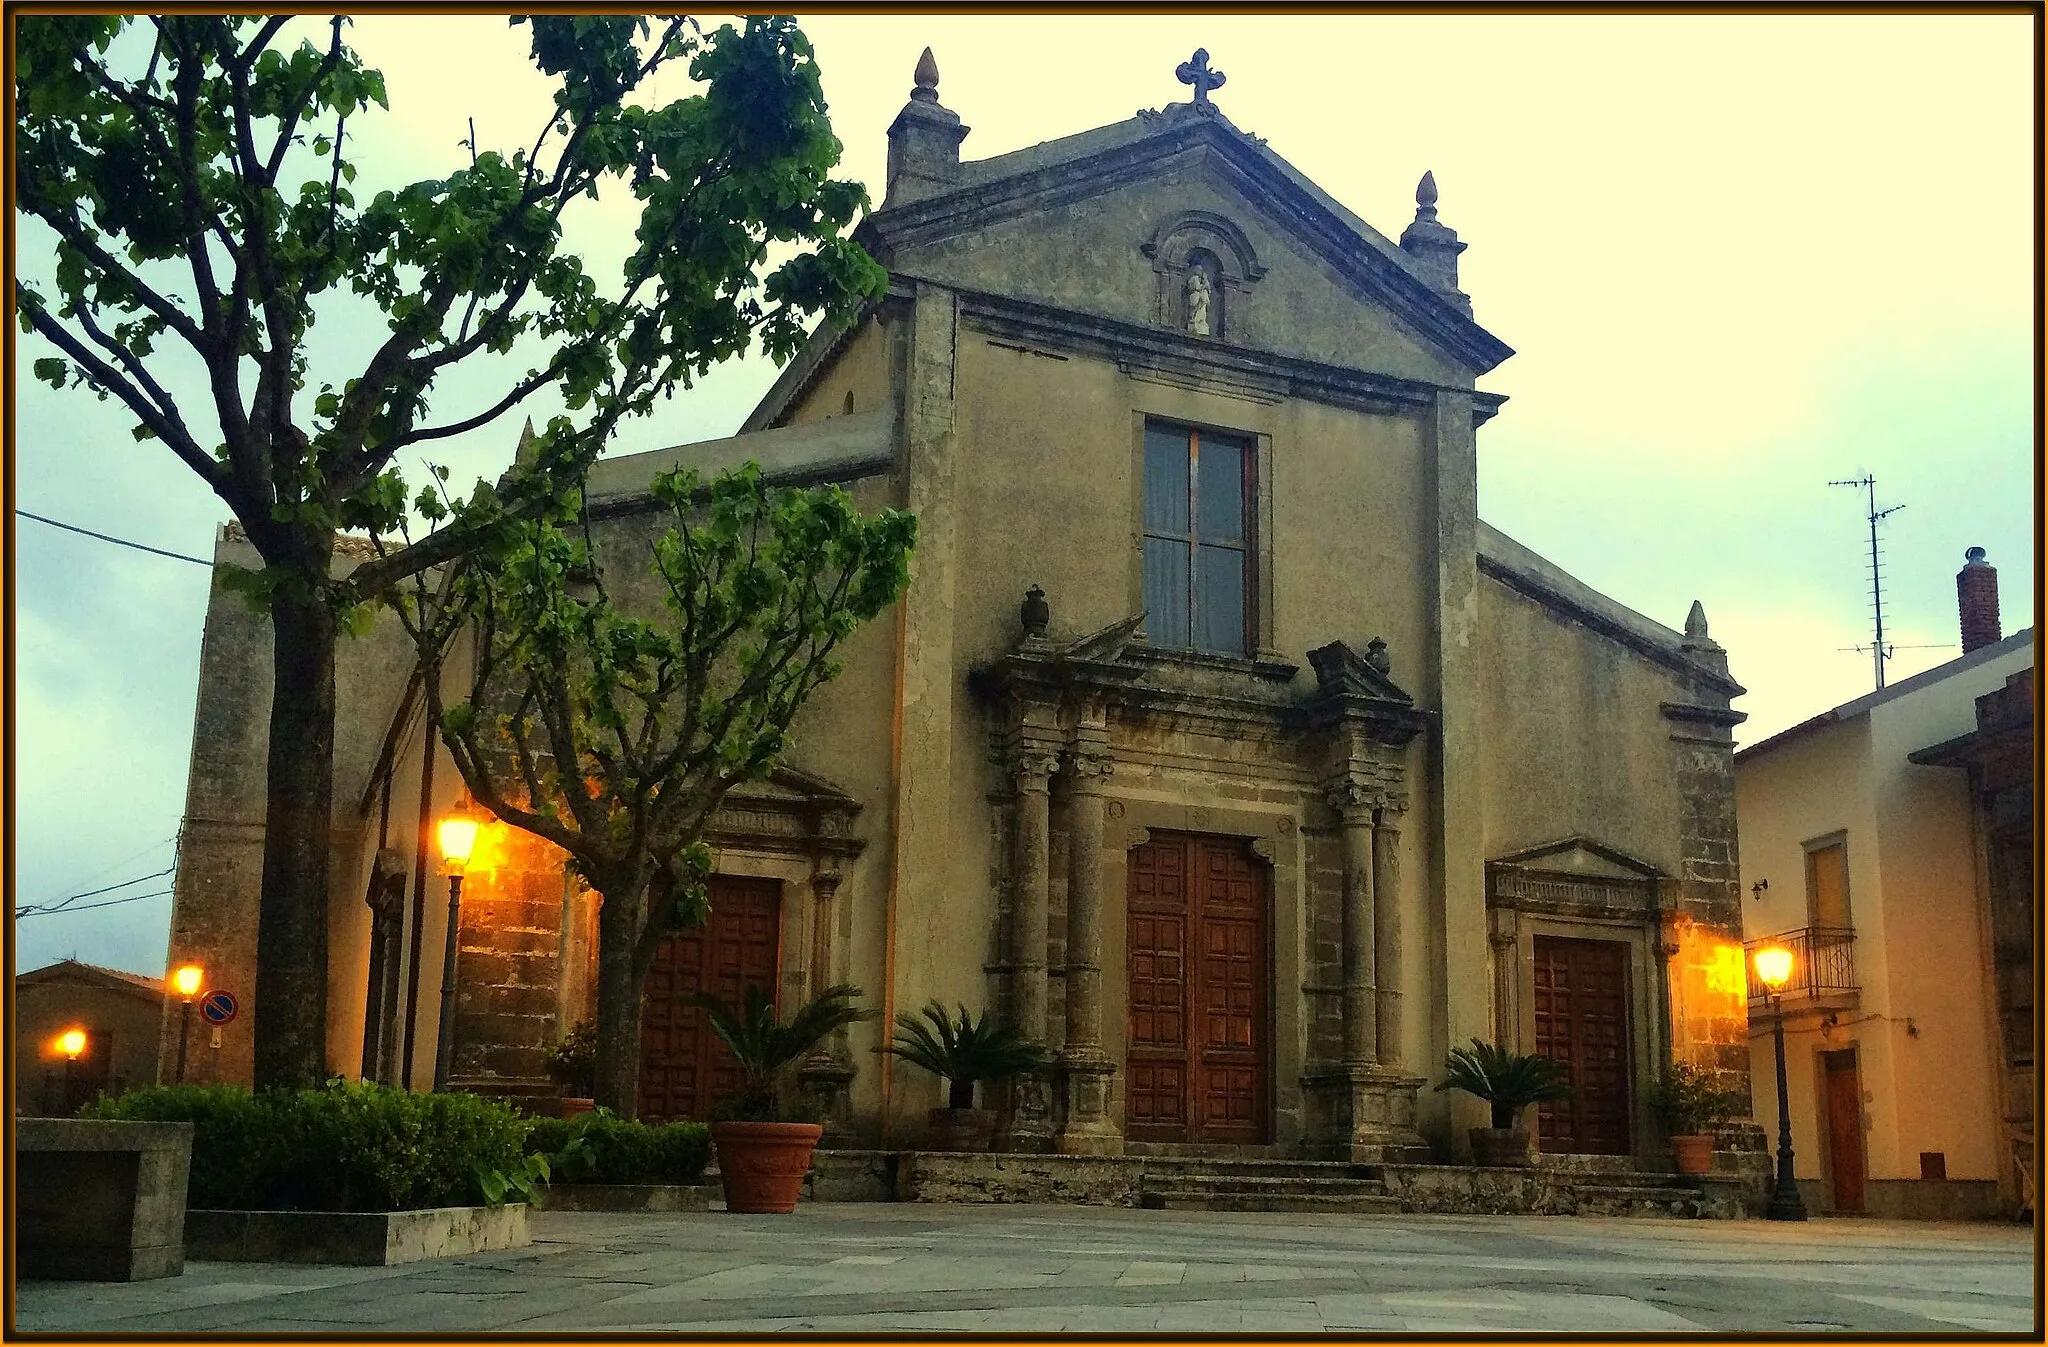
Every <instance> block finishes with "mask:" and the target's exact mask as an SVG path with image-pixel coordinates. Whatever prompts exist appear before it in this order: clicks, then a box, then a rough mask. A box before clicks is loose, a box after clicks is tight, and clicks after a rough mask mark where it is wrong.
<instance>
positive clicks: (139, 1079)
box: [9, 975, 205, 1115]
mask: <svg viewBox="0 0 2048 1347" xmlns="http://www.w3.org/2000/svg"><path fill="white" fill-rule="evenodd" d="M173 1001H174V1003H175V998H173ZM162 1015H163V997H162V996H161V995H152V994H150V993H149V992H146V991H144V990H142V989H141V988H139V987H138V988H134V989H128V988H115V987H108V986H104V985H101V984H99V983H97V982H92V981H86V980H84V979H83V978H72V977H66V976H62V975H57V976H51V977H46V978H41V979H37V980H35V981H21V980H18V981H17V982H16V983H15V987H14V1005H13V1007H12V1013H11V1014H10V1016H9V1019H10V1020H11V1021H12V1023H11V1026H10V1027H11V1028H12V1029H13V1031H14V1111H15V1112H16V1113H18V1114H29V1115H36V1114H41V1113H43V1112H45V1110H46V1109H47V1110H49V1111H51V1112H55V1111H57V1110H58V1109H59V1108H60V1107H61V1103H62V1100H63V1089H64V1072H65V1068H66V1065H67V1062H66V1058H65V1054H64V1052H63V1050H62V1049H61V1048H60V1047H59V1046H58V1044H57V1039H58V1037H59V1036H60V1035H62V1034H63V1033H64V1032H65V1031H66V1030H69V1029H83V1030H85V1031H86V1032H87V1034H89V1035H90V1039H89V1045H88V1048H87V1051H86V1054H85V1055H83V1056H81V1057H80V1059H79V1064H78V1071H79V1080H80V1081H86V1080H104V1081H105V1088H106V1089H107V1090H108V1091H109V1092H110V1093H114V1094H119V1093H120V1092H121V1091H123V1090H130V1089H133V1088H135V1087H136V1086H138V1085H154V1084H155V1083H156V1078H157V1035H158V1028H159V1021H160V1019H161V1017H162ZM193 1018H194V1021H195V1024H196V1022H197V1019H198V1017H197V1015H196V1014H195V1015H194V1017H193ZM192 1034H193V1039H194V1043H193V1051H194V1053H195V1054H196V1053H197V1052H199V1051H201V1050H202V1049H203V1045H204V1042H205V1031H204V1030H203V1029H201V1028H197V1027H195V1028H194V1029H193V1031H192ZM94 1053H98V1054H101V1055H102V1056H103V1058H104V1060H103V1061H100V1062H93V1061H91V1060H90V1058H91V1056H92V1055H93V1054H94ZM176 1061H177V1051H176V1048H175V1046H174V1047H173V1048H172V1053H171V1056H170V1057H169V1058H168V1059H167V1060H166V1064H165V1075H166V1077H168V1075H169V1073H170V1070H171V1066H172V1064H174V1063H175V1062H176ZM81 1093H83V1091H82V1090H81Z"/></svg>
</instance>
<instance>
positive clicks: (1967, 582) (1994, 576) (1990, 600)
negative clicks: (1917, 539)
mask: <svg viewBox="0 0 2048 1347" xmlns="http://www.w3.org/2000/svg"><path fill="white" fill-rule="evenodd" d="M1956 611H1957V613H1958V614H1959V615H1960V616H1961V618H1962V624H1963V653H1964V654H1965V655H1967V654H1969V653H1970V652H1971V651H1972V650H1981V649H1983V648H1984V647H1985V646H1987V645H1993V644H1996V643H1997V641H1998V638H1999V634H2000V633H1999V630H1998V570H1997V568H1996V567H1994V566H1992V565H1991V563H1990V562H1988V561H1986V560H1984V549H1983V548H1981V547H1973V548H1971V549H1970V550H1969V551H1967V552H1965V553H1963V568H1962V569H1961V570H1959V571H1957V572H1956Z"/></svg>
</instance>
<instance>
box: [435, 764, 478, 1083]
mask: <svg viewBox="0 0 2048 1347" xmlns="http://www.w3.org/2000/svg"><path fill="white" fill-rule="evenodd" d="M476 830H477V820H476V817H475V816H474V815H472V814H471V813H470V812H469V809H468V807H467V803H466V802H465V803H463V804H458V805H456V806H455V812H454V813H452V814H450V815H449V816H448V817H447V818H444V819H442V820H441V827H440V840H441V859H442V864H443V866H444V867H445V868H446V869H447V871H448V939H447V942H446V944H445V946H444V947H443V950H442V955H441V1028H440V1033H439V1035H438V1036H437V1038H436V1042H435V1045H434V1088H435V1089H436V1090H445V1089H447V1088H448V1069H449V1065H450V1062H451V1060H452V1059H453V1057H454V1054H455V937H456V931H457V929H458V928H459V927H460V926H461V924H462V870H463V867H464V866H466V865H468V864H469V853H470V851H471V849H472V848H474V847H475V846H476Z"/></svg>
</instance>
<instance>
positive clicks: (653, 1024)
mask: <svg viewBox="0 0 2048 1347" xmlns="http://www.w3.org/2000/svg"><path fill="white" fill-rule="evenodd" d="M710 885H711V895H710V897H711V917H710V920H709V921H707V922H706V923H705V924H704V925H703V926H702V927H698V928H695V929H692V930H685V931H672V932H670V933H669V934H668V935H666V936H664V937H662V941H661V945H660V947H659V948H658V949H657V950H656V952H655V956H654V966H653V967H652V968H651V969H650V970H649V971H648V975H647V990H646V994H645V996H644V997H643V998H642V1001H641V1020H640V1116H641V1117H642V1118H643V1119H645V1120H647V1121H649V1122H662V1121H667V1120H669V1119H674V1118H702V1117H704V1116H706V1115H707V1114H708V1113H709V1112H710V1109H711V1106H712V1104H714V1103H715V1102H717V1100H719V1099H720V1098H722V1097H723V1096H725V1095H727V1094H730V1093H732V1092H734V1091H736V1090H737V1089H738V1088H739V1086H740V1070H739V1064H738V1063H737V1062H735V1061H733V1059H732V1054H731V1053H730V1052H728V1051H726V1048H725V1045H724V1044H723V1043H721V1042H720V1041H719V1039H718V1036H717V1035H716V1034H714V1033H712V1032H711V1029H710V1027H709V1026H708V1025H707V1024H706V1023H705V1022H704V1012H703V1011H701V1010H699V1009H698V1008H697V1007H696V1006H694V1005H691V1004H690V1003H689V998H690V997H691V996H692V995H694V994H695V993H697V992H698V991H700V990H707V991H709V992H710V993H711V994H712V995H714V996H716V997H718V998H719V999H720V1000H722V1001H724V1002H726V1003H727V1004H728V1005H737V1004H738V1003H739V1001H740V998H741V996H742V994H743V993H744V992H745V990H746V988H748V987H750V986H763V987H768V988H770V989H771V990H773V989H774V988H775V986H776V969H777V967H778V963H779V959H778V947H779V943H780V937H781V925H782V922H781V915H782V895H781V885H780V884H778V883H777V882H776V881H774V880H762V879H735V878H731V877H729V876H713V877H712V879H711V881H710Z"/></svg>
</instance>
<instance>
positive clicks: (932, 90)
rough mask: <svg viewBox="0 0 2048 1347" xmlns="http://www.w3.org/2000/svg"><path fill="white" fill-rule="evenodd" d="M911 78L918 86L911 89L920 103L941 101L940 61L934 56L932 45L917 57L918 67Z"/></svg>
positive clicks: (911, 92) (913, 96) (912, 94)
mask: <svg viewBox="0 0 2048 1347" xmlns="http://www.w3.org/2000/svg"><path fill="white" fill-rule="evenodd" d="M910 78H911V79H912V80H913V81H914V82H915V83H916V86H917V87H915V88H914V89H912V90H911V91H910V96H911V97H912V98H914V99H916V100H917V101H918V102H920V103H936V102H938V101H939V63H938V60H937V59H936V58H935V57H933V55H932V49H931V48H930V47H926V48H925V49H924V55H922V56H920V57H918V58H917V69H916V70H915V71H913V72H912V73H911V76H910Z"/></svg>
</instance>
